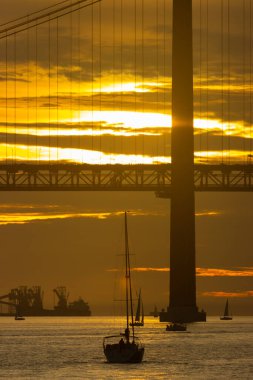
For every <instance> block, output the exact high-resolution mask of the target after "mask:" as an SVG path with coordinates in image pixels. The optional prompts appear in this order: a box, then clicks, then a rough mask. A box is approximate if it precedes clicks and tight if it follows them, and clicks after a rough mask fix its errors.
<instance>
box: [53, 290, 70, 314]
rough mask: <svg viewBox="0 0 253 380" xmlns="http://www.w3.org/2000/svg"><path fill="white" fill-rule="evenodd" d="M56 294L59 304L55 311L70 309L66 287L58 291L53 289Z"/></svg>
mask: <svg viewBox="0 0 253 380" xmlns="http://www.w3.org/2000/svg"><path fill="white" fill-rule="evenodd" d="M53 291H54V293H55V294H56V295H57V297H58V304H57V305H56V306H55V307H54V308H55V310H67V308H68V297H69V294H68V293H67V290H66V287H65V286H58V287H57V288H56V289H53Z"/></svg>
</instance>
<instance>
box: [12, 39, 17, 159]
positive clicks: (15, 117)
mask: <svg viewBox="0 0 253 380" xmlns="http://www.w3.org/2000/svg"><path fill="white" fill-rule="evenodd" d="M14 126H15V134H14V154H12V160H13V163H16V146H17V35H16V33H15V34H14Z"/></svg>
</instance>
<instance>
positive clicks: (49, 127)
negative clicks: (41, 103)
mask: <svg viewBox="0 0 253 380" xmlns="http://www.w3.org/2000/svg"><path fill="white" fill-rule="evenodd" d="M48 161H49V163H50V161H51V23H50V20H49V21H48Z"/></svg>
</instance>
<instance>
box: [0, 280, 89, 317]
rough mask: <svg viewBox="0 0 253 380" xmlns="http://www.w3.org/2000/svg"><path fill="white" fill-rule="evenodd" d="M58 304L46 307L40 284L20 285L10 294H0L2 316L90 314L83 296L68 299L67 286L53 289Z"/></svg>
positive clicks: (0, 313) (0, 314)
mask: <svg viewBox="0 0 253 380" xmlns="http://www.w3.org/2000/svg"><path fill="white" fill-rule="evenodd" d="M53 292H54V294H55V296H56V304H55V306H54V308H53V309H44V307H43V295H44V293H43V291H42V289H41V287H40V286H33V287H31V288H29V287H27V286H20V287H18V288H15V289H11V291H10V292H9V293H8V294H5V295H2V296H0V316H15V315H23V316H33V317H61V316H62V317H68V316H71V317H74V316H90V315H91V310H90V307H89V304H88V303H87V302H85V301H84V300H83V299H82V298H81V297H79V298H78V299H77V300H74V301H72V302H69V301H68V298H69V294H68V292H67V289H66V287H65V286H58V287H56V288H55V289H53Z"/></svg>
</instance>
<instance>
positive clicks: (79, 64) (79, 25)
mask: <svg viewBox="0 0 253 380" xmlns="http://www.w3.org/2000/svg"><path fill="white" fill-rule="evenodd" d="M77 29H78V33H77V34H78V45H77V49H78V70H79V77H78V130H79V136H78V149H79V151H81V150H80V149H81V134H80V132H81V80H82V70H81V20H80V4H79V10H78V18H77ZM80 159H81V157H80Z"/></svg>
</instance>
